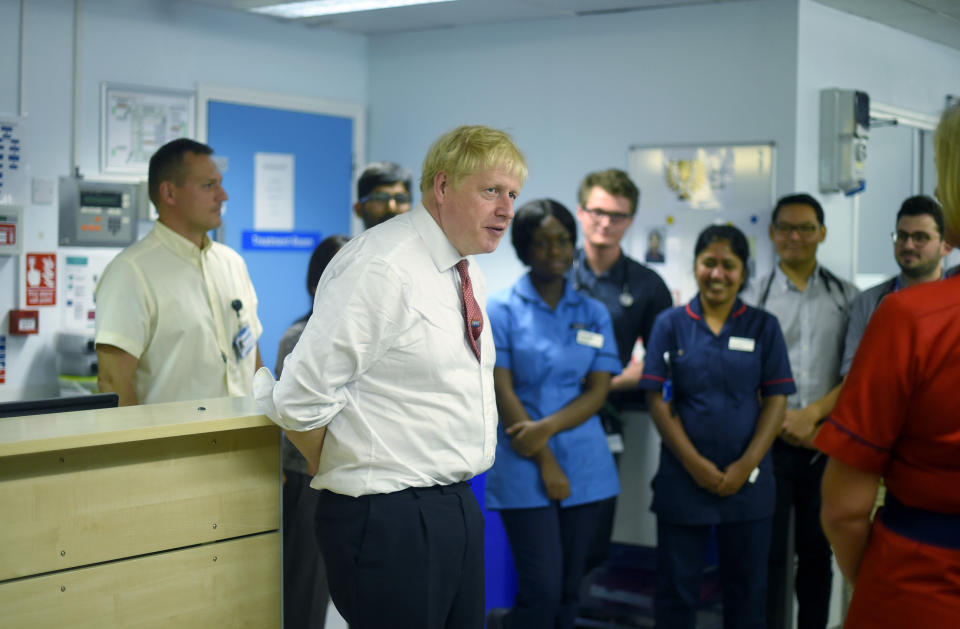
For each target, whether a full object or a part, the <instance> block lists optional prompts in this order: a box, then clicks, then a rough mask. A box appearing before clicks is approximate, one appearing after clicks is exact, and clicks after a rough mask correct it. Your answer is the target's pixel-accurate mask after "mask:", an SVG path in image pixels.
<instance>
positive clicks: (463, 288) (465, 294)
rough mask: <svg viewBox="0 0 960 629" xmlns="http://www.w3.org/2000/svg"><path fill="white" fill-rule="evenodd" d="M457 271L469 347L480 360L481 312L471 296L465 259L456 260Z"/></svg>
mask: <svg viewBox="0 0 960 629" xmlns="http://www.w3.org/2000/svg"><path fill="white" fill-rule="evenodd" d="M457 272H458V273H459V274H460V301H461V302H463V322H464V325H465V326H466V328H467V340H468V341H470V348H471V349H473V353H474V354H476V356H477V360H480V343H479V339H480V333H481V332H483V312H481V311H480V304H478V303H477V300H476V299H475V298H474V297H473V284H471V283H470V274H469V273H467V261H466V260H460V261H459V262H457Z"/></svg>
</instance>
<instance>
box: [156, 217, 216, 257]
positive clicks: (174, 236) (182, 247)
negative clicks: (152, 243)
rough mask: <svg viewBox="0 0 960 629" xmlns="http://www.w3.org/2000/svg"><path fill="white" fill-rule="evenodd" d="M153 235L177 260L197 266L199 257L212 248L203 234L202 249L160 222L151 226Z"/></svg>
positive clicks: (207, 237)
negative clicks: (180, 259) (181, 259)
mask: <svg viewBox="0 0 960 629" xmlns="http://www.w3.org/2000/svg"><path fill="white" fill-rule="evenodd" d="M153 233H154V234H155V235H156V237H157V240H159V241H160V242H161V243H163V246H165V247H166V248H167V249H169V250H170V251H172V252H173V253H174V254H176V256H177V257H178V258H183V259H184V260H186V261H187V262H190V263H191V264H196V265H199V264H200V257H201V256H202V255H203V254H205V253H207V252H208V251H210V247H212V246H213V243H212V241H211V240H210V237H209V236H207V235H206V234H204V235H203V247H199V248H198V247H197V245H196V244H195V243H194V242H193V241H191V240H188V239H186V238H184V237H183V236H181V235H180V234H178V233H177V232H175V231H173V230H172V229H170V228H169V227H167V226H166V225H164V224H163V223H161V222H160V221H156V222H155V223H154V224H153Z"/></svg>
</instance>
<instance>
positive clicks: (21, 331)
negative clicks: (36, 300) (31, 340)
mask: <svg viewBox="0 0 960 629" xmlns="http://www.w3.org/2000/svg"><path fill="white" fill-rule="evenodd" d="M39 331H40V311H38V310H11V311H10V330H9V332H10V334H13V335H15V336H23V335H26V334H36V333H37V332H39Z"/></svg>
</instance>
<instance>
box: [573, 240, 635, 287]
mask: <svg viewBox="0 0 960 629" xmlns="http://www.w3.org/2000/svg"><path fill="white" fill-rule="evenodd" d="M626 266H627V256H626V255H624V253H623V250H622V249H621V250H620V255H619V256H617V261H616V262H614V263H613V266H611V267H610V268H609V269H607V270H606V271H604V272H603V273H599V274H597V273H594V272H593V269H592V268H590V264H589V263H588V262H587V251H586V249H584V248H583V247H580V248H579V249H577V255H576V261H575V262H574V265H573V273H575V274H576V277H574V278H573V279H574V280H575V282H576V283H578V284H585V283H586V282H583V281H582V280H583V279H584V278H586V279H588V280H589V283H590V284H591V285H592V284H594V283H596V281H597V280H598V279H607V280H608V281H611V282H616V283H618V284H619V283H622V282H623V275H624V271H625V269H626Z"/></svg>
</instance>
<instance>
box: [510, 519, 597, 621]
mask: <svg viewBox="0 0 960 629" xmlns="http://www.w3.org/2000/svg"><path fill="white" fill-rule="evenodd" d="M600 504H601V503H600V502H588V503H586V504H582V505H577V506H573V507H561V506H560V504H559V503H558V502H557V501H554V502H551V503H550V505H549V506H546V507H538V508H534V509H501V510H500V518H501V519H502V520H503V527H504V529H506V531H507V539H509V540H510V551H511V553H512V554H513V563H514V565H515V567H516V569H517V597H516V599H515V600H514V603H513V607H512V608H511V609H510V611H509V613H508V614H507V615H506V617H504V619H503V626H504V628H505V629H573V626H574V622H575V621H576V619H577V608H578V604H579V597H580V582H581V581H582V580H583V576H584V571H585V569H586V560H587V552H588V551H589V549H590V544H591V542H592V541H593V536H594V531H595V529H596V526H597V518H598V516H599V514H600Z"/></svg>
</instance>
